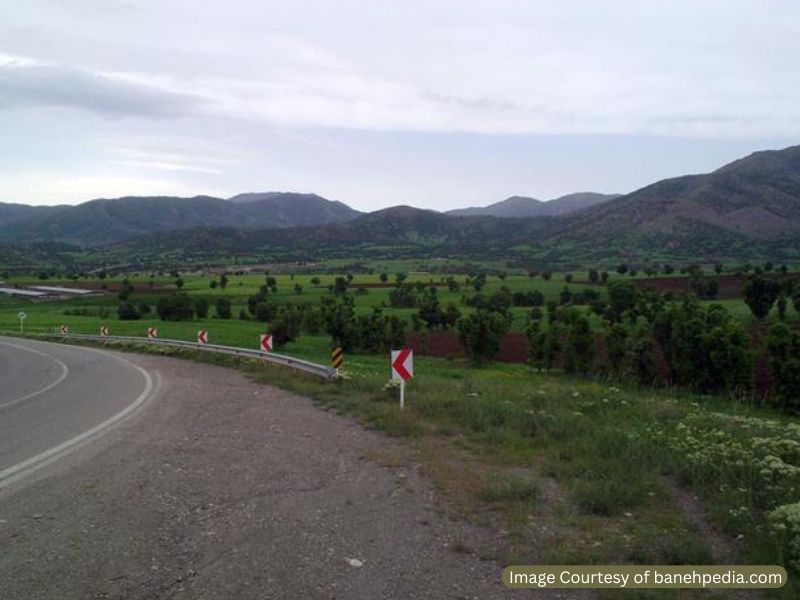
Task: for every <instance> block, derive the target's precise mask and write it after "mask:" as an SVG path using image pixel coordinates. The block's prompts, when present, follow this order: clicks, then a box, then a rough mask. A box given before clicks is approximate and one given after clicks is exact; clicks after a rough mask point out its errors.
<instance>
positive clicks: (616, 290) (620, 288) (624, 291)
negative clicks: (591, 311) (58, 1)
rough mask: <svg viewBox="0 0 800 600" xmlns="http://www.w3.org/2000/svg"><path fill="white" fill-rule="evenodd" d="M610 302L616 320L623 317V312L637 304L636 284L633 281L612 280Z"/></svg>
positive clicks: (609, 285) (609, 287) (609, 292)
mask: <svg viewBox="0 0 800 600" xmlns="http://www.w3.org/2000/svg"><path fill="white" fill-rule="evenodd" d="M608 303H609V308H610V309H611V314H612V316H613V320H614V321H619V320H620V319H621V318H622V313H623V312H625V311H626V310H631V309H632V308H633V307H634V306H636V286H635V285H634V284H633V282H632V281H612V282H611V283H609V284H608Z"/></svg>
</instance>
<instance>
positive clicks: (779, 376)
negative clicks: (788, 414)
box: [767, 323, 800, 412]
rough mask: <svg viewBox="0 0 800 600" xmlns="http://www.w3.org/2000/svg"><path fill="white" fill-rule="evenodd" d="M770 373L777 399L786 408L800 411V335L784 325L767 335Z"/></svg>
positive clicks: (781, 324)
mask: <svg viewBox="0 0 800 600" xmlns="http://www.w3.org/2000/svg"><path fill="white" fill-rule="evenodd" d="M767 348H768V350H769V372H770V375H771V376H772V380H773V383H774V389H775V391H774V393H775V397H776V399H777V400H778V402H779V403H780V405H781V406H782V407H783V408H784V410H789V411H792V412H797V411H798V410H800V333H797V332H796V331H792V330H790V329H789V327H788V326H786V325H784V324H783V323H779V324H778V325H774V326H773V327H770V330H769V334H768V335H767Z"/></svg>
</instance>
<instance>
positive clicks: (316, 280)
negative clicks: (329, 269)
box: [311, 276, 320, 285]
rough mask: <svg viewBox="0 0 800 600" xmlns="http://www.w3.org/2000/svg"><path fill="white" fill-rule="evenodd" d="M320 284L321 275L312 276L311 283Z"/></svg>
mask: <svg viewBox="0 0 800 600" xmlns="http://www.w3.org/2000/svg"><path fill="white" fill-rule="evenodd" d="M319 284H320V279H319V277H317V276H314V277H312V278H311V285H319Z"/></svg>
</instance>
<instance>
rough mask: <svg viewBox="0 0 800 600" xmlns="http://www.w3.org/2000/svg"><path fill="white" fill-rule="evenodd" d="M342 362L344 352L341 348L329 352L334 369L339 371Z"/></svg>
mask: <svg viewBox="0 0 800 600" xmlns="http://www.w3.org/2000/svg"><path fill="white" fill-rule="evenodd" d="M343 362H344V352H343V351H342V349H341V348H334V349H333V350H331V364H332V365H333V368H334V369H337V370H338V369H339V368H340V367H341V366H342V363H343Z"/></svg>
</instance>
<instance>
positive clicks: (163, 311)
mask: <svg viewBox="0 0 800 600" xmlns="http://www.w3.org/2000/svg"><path fill="white" fill-rule="evenodd" d="M156 313H158V317H159V318H160V319H161V320H162V321H190V320H191V319H192V318H193V317H194V305H193V303H192V300H191V298H189V296H188V295H187V294H185V293H181V292H176V293H173V294H170V295H168V296H162V297H161V298H159V300H158V304H156Z"/></svg>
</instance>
